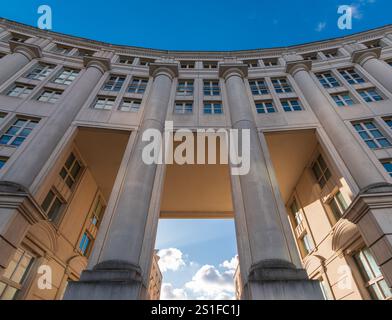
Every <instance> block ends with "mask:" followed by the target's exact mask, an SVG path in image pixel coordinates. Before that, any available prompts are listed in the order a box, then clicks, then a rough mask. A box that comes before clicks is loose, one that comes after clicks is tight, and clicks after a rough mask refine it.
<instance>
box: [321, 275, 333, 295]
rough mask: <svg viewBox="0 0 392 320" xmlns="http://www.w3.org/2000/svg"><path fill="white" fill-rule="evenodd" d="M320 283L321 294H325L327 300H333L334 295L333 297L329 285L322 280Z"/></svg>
mask: <svg viewBox="0 0 392 320" xmlns="http://www.w3.org/2000/svg"><path fill="white" fill-rule="evenodd" d="M319 283H320V288H321V292H322V293H323V297H324V299H325V300H333V298H332V295H331V290H330V288H329V286H328V284H327V283H326V282H325V281H324V280H323V279H322V278H321V279H319Z"/></svg>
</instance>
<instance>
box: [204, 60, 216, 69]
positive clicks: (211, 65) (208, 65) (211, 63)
mask: <svg viewBox="0 0 392 320" xmlns="http://www.w3.org/2000/svg"><path fill="white" fill-rule="evenodd" d="M203 68H204V69H216V68H218V62H217V61H203Z"/></svg>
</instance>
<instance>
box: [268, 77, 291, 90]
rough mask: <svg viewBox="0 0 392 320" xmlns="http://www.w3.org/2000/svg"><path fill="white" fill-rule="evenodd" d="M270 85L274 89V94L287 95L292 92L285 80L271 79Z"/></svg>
mask: <svg viewBox="0 0 392 320" xmlns="http://www.w3.org/2000/svg"><path fill="white" fill-rule="evenodd" d="M271 81H272V84H273V86H274V88H275V91H276V93H289V92H293V89H292V88H291V86H290V84H289V82H288V81H287V79H286V78H274V79H271Z"/></svg>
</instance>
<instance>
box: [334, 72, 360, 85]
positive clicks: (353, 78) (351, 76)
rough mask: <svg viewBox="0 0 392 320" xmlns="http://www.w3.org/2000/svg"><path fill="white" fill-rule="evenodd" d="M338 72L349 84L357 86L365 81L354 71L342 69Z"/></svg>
mask: <svg viewBox="0 0 392 320" xmlns="http://www.w3.org/2000/svg"><path fill="white" fill-rule="evenodd" d="M339 72H340V74H341V75H342V76H343V78H344V79H346V81H347V82H348V83H349V84H359V83H364V82H365V80H364V79H363V78H362V77H361V76H360V75H359V74H358V73H357V72H356V71H355V70H354V69H344V70H340V71H339Z"/></svg>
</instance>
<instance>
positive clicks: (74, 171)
mask: <svg viewBox="0 0 392 320" xmlns="http://www.w3.org/2000/svg"><path fill="white" fill-rule="evenodd" d="M81 171H82V164H81V162H80V161H79V160H78V159H77V158H76V156H75V155H74V153H73V152H71V154H70V155H69V156H68V159H67V161H65V164H64V166H63V167H62V169H61V171H60V177H61V178H62V179H63V180H64V182H65V183H66V185H67V186H68V187H69V188H70V189H71V188H72V187H73V186H74V185H75V184H76V182H77V180H78V178H79V174H80V173H81Z"/></svg>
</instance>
